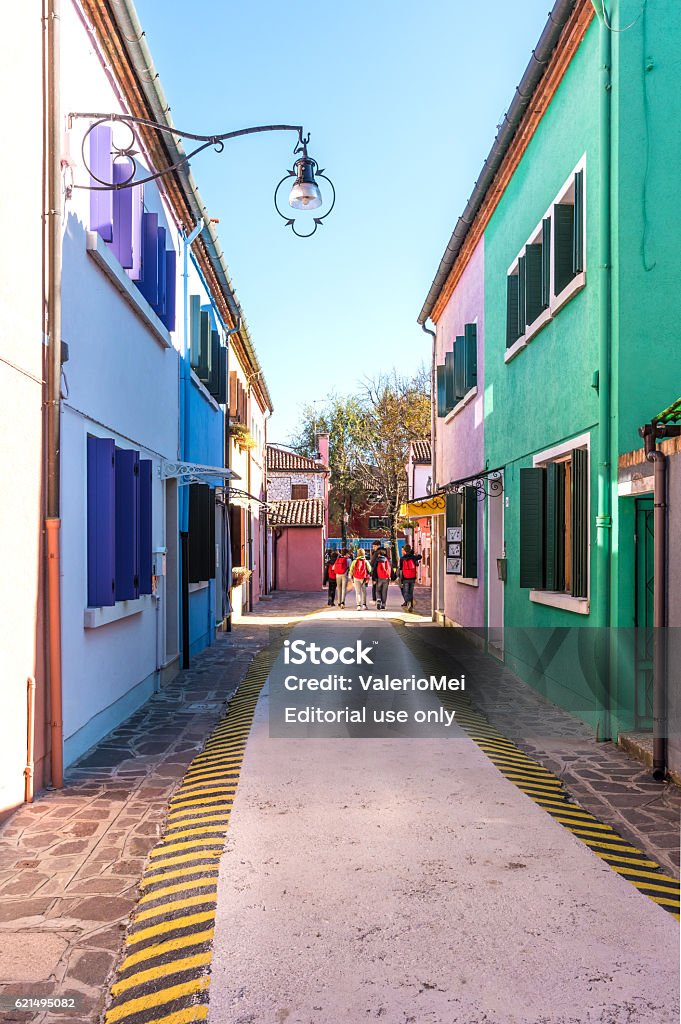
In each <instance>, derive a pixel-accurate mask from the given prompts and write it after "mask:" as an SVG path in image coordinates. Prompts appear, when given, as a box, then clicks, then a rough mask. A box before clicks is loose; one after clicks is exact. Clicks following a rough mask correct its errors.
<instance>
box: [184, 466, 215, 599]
mask: <svg viewBox="0 0 681 1024" xmlns="http://www.w3.org/2000/svg"><path fill="white" fill-rule="evenodd" d="M214 576H215V491H214V490H213V489H212V488H210V487H208V485H207V484H190V487H189V582H190V583H202V582H203V581H204V580H210V579H213V578H214Z"/></svg>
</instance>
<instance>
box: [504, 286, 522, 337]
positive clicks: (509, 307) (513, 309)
mask: <svg viewBox="0 0 681 1024" xmlns="http://www.w3.org/2000/svg"><path fill="white" fill-rule="evenodd" d="M519 337H520V331H519V330H518V275H517V274H509V275H508V277H507V278H506V348H510V347H511V345H512V344H513V343H514V342H515V341H517V340H518V338H519Z"/></svg>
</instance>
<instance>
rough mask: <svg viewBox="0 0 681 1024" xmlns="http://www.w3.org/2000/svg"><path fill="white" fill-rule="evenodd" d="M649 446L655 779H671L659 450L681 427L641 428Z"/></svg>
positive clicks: (663, 459) (663, 482)
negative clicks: (666, 439) (668, 758)
mask: <svg viewBox="0 0 681 1024" xmlns="http://www.w3.org/2000/svg"><path fill="white" fill-rule="evenodd" d="M639 434H640V436H641V437H642V438H643V439H644V442H645V453H646V459H647V460H648V462H652V463H653V464H654V477H653V481H654V482H653V507H654V511H653V524H654V552H653V573H654V592H653V778H654V779H655V781H656V782H664V780H665V778H666V777H667V631H666V626H667V531H668V523H667V456H666V455H665V454H664V452H661V451H660V450H659V449H658V447H657V442H658V440H660V439H662V438H665V437H678V436H679V434H681V427H679V426H672V425H666V424H662V423H647V424H646V425H645V426H644V427H640V428H639Z"/></svg>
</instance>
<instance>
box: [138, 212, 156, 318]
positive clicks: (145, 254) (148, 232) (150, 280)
mask: <svg viewBox="0 0 681 1024" xmlns="http://www.w3.org/2000/svg"><path fill="white" fill-rule="evenodd" d="M137 287H138V288H139V290H140V291H141V292H142V295H143V296H144V298H145V299H146V300H147V302H148V303H149V305H150V306H155V305H156V303H157V302H158V214H157V213H143V214H142V270H141V274H140V279H139V281H138V282H137Z"/></svg>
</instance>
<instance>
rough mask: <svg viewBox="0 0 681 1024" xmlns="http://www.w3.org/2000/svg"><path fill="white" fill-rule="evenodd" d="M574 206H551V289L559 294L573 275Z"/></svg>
mask: <svg viewBox="0 0 681 1024" xmlns="http://www.w3.org/2000/svg"><path fill="white" fill-rule="evenodd" d="M574 222H575V208H574V206H572V205H571V204H569V203H556V204H555V205H554V207H553V238H554V241H553V290H554V293H555V294H556V295H560V293H561V292H562V290H563V288H565V286H566V285H568V284H569V283H570V281H571V280H572V278H573V277H574V276H575V274H574V270H573V269H572V255H573V251H572V249H573V238H572V234H573V231H574Z"/></svg>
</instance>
